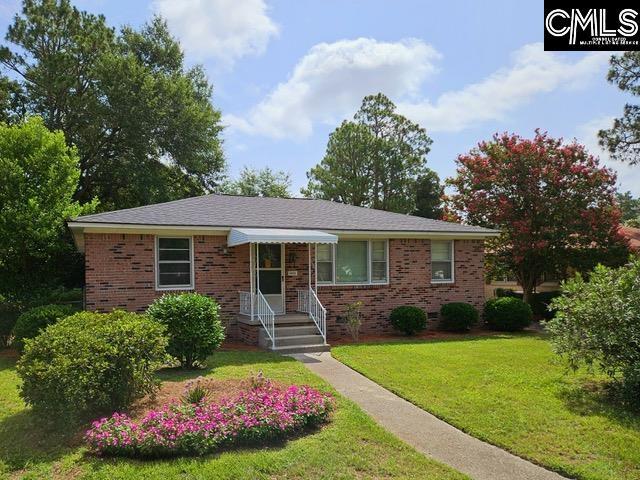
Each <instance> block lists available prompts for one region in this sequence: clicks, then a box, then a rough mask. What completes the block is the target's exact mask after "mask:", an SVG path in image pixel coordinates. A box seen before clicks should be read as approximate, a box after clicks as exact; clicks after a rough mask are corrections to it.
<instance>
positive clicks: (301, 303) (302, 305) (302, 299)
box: [298, 290, 309, 313]
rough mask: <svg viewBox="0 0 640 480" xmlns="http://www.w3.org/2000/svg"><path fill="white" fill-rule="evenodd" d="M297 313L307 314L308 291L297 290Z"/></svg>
mask: <svg viewBox="0 0 640 480" xmlns="http://www.w3.org/2000/svg"><path fill="white" fill-rule="evenodd" d="M298 311H299V312H302V313H309V290H298Z"/></svg>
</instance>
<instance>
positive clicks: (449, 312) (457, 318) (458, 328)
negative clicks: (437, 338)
mask: <svg viewBox="0 0 640 480" xmlns="http://www.w3.org/2000/svg"><path fill="white" fill-rule="evenodd" d="M440 316H441V319H440V326H441V328H442V329H443V330H446V331H448V332H466V331H468V330H469V329H470V328H471V326H472V325H473V324H475V323H476V322H477V321H478V317H479V314H478V310H476V309H475V308H474V307H473V306H472V305H469V304H468V303H463V302H454V303H447V304H445V305H443V306H442V307H441V308H440Z"/></svg>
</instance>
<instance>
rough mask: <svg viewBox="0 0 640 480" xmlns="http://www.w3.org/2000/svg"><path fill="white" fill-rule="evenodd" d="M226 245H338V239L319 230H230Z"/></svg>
mask: <svg viewBox="0 0 640 480" xmlns="http://www.w3.org/2000/svg"><path fill="white" fill-rule="evenodd" d="M227 243H228V245H229V246H230V247H233V246H236V245H242V244H244V243H338V237H337V235H332V234H330V233H325V232H321V231H319V230H293V229H285V228H232V229H231V231H230V232H229V236H228V239H227Z"/></svg>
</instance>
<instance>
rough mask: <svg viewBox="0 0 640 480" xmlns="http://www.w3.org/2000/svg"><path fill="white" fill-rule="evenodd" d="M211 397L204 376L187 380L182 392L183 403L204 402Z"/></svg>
mask: <svg viewBox="0 0 640 480" xmlns="http://www.w3.org/2000/svg"><path fill="white" fill-rule="evenodd" d="M207 397H209V389H208V388H207V386H206V385H205V381H204V378H203V377H198V378H196V379H195V380H190V381H189V382H187V384H186V385H185V388H184V393H183V394H182V398H181V400H182V403H184V404H194V405H198V404H199V403H203V402H204V401H205V400H206V399H207Z"/></svg>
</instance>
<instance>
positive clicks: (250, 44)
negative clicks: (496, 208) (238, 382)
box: [0, 0, 640, 196]
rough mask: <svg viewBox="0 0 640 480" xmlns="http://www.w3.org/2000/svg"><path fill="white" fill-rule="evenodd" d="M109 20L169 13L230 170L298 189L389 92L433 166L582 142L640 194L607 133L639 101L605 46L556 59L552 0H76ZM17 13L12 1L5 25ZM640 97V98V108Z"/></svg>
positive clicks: (1, 17)
mask: <svg viewBox="0 0 640 480" xmlns="http://www.w3.org/2000/svg"><path fill="white" fill-rule="evenodd" d="M73 3H74V4H75V5H76V6H78V8H80V9H84V10H88V11H91V12H94V13H102V14H104V15H105V17H106V18H107V22H108V23H109V24H111V25H112V26H114V27H116V28H118V27H120V26H122V25H125V24H126V25H132V26H134V27H137V26H140V25H142V24H144V23H145V22H146V21H148V20H149V19H150V18H151V17H152V16H153V15H154V14H161V15H162V16H163V17H164V18H166V20H167V22H168V24H169V27H170V29H171V31H172V33H173V34H174V35H175V36H176V37H177V38H178V39H179V40H180V41H181V44H182V46H183V48H184V51H185V55H186V61H187V63H188V64H189V65H195V64H201V65H203V66H204V67H205V70H206V71H207V74H208V76H209V80H210V82H211V83H212V85H213V87H214V94H213V104H214V106H215V107H216V108H218V109H220V110H221V112H222V115H223V117H222V118H223V123H224V124H225V126H226V128H225V130H224V148H225V154H226V158H227V162H228V164H229V173H230V174H231V175H232V176H234V175H237V174H238V172H239V171H240V170H241V169H242V167H243V166H248V167H254V168H262V167H265V166H269V167H271V168H273V169H276V170H284V171H286V172H289V173H290V174H291V178H292V181H293V188H292V191H293V194H294V196H298V195H299V190H300V188H301V187H303V186H304V185H306V172H307V171H308V170H309V169H310V168H311V167H313V166H314V165H316V164H317V163H318V162H320V161H321V160H322V157H323V155H324V151H325V148H326V144H327V139H328V136H329V134H330V133H331V132H332V131H333V130H334V129H335V128H336V127H337V126H338V125H339V124H340V123H341V122H342V120H344V119H351V118H352V117H353V114H354V113H355V112H356V110H357V109H358V107H359V106H360V103H361V101H362V98H363V97H364V96H366V95H369V94H374V93H378V92H382V93H384V94H386V95H387V96H388V97H390V98H391V99H392V100H393V101H394V103H396V105H397V106H398V110H399V112H400V113H402V114H404V115H406V116H407V117H409V118H410V119H411V120H413V121H415V122H417V123H419V124H420V125H421V126H422V127H424V128H425V129H426V130H427V133H428V134H429V136H430V137H431V138H432V139H433V145H432V149H431V152H430V153H429V154H428V155H427V164H428V167H429V168H431V169H433V170H435V171H436V172H437V173H438V174H439V175H440V177H441V178H443V179H444V178H446V177H449V176H451V175H453V174H454V173H455V159H456V158H457V156H458V155H459V154H463V153H466V152H468V151H469V150H470V149H471V148H473V147H474V146H475V145H477V143H478V142H479V141H482V140H486V139H490V138H491V136H492V135H493V134H494V133H496V132H505V131H508V132H514V133H517V134H519V135H521V136H525V137H531V136H532V135H533V134H534V130H535V129H536V128H540V129H541V130H544V131H547V132H549V134H550V135H551V136H554V137H563V138H565V139H566V140H572V139H574V138H575V139H577V140H578V141H579V142H581V143H584V144H585V145H586V146H587V148H588V149H589V151H590V152H591V153H592V154H594V155H597V156H599V157H600V158H601V160H602V162H603V163H604V164H606V165H607V166H609V167H610V168H613V169H614V170H615V171H616V172H617V173H618V183H619V188H620V189H621V190H623V191H626V190H631V191H632V192H633V193H634V195H636V196H640V166H635V167H630V166H627V165H624V164H620V163H617V162H614V161H612V160H611V159H610V158H609V157H608V156H607V155H606V153H604V152H603V151H602V150H601V149H600V148H599V146H598V144H597V137H596V133H597V131H598V130H599V129H601V128H606V127H608V126H610V125H611V122H612V119H613V118H614V117H616V116H619V115H621V113H622V109H623V106H624V104H625V103H627V102H630V101H633V99H631V98H630V97H629V96H628V95H626V94H623V93H622V92H620V91H619V90H618V89H617V88H616V87H615V86H614V85H612V84H609V83H608V82H607V81H606V72H607V68H608V59H609V54H608V53H606V52H599V53H596V52H587V53H568V52H544V51H543V47H542V38H543V2H542V1H541V0H520V1H513V0H504V1H502V0H485V1H482V2H478V1H473V0H470V1H462V0H449V1H447V2H442V1H437V2H436V1H425V0H422V1H410V0H394V1H392V0H316V1H311V0H288V1H285V0H150V1H143V0H135V1H131V0H127V1H125V0H75V1H74V2H73ZM18 10H19V2H18V1H16V0H0V29H2V31H5V30H6V27H7V25H9V24H10V23H11V19H12V17H13V15H14V14H15V13H16V12H17V11H18ZM636 101H637V100H636Z"/></svg>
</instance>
